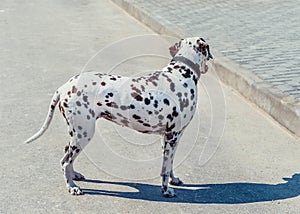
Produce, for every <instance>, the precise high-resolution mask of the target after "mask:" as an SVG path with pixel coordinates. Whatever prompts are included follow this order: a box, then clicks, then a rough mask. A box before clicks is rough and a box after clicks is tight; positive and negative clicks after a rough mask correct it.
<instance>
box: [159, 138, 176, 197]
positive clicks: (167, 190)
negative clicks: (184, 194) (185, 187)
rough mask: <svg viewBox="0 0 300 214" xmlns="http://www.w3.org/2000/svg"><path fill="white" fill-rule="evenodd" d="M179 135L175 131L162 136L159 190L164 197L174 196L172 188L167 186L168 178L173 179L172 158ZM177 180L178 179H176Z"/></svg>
mask: <svg viewBox="0 0 300 214" xmlns="http://www.w3.org/2000/svg"><path fill="white" fill-rule="evenodd" d="M179 139H180V136H179V135H178V134H176V133H174V132H173V133H168V134H165V135H164V138H163V164H162V171H161V176H162V187H161V191H162V194H163V196H165V197H174V196H176V194H175V192H174V189H172V188H171V187H169V186H168V182H169V178H170V176H171V181H172V180H173V179H175V177H174V174H173V159H174V155H175V151H176V147H177V144H178V142H179ZM178 181H180V180H179V179H178Z"/></svg>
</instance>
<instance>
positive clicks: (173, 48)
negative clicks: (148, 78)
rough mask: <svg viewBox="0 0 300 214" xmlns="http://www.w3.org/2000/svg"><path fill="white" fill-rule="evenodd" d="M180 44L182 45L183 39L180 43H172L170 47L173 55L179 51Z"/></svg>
mask: <svg viewBox="0 0 300 214" xmlns="http://www.w3.org/2000/svg"><path fill="white" fill-rule="evenodd" d="M180 45H181V41H179V42H178V43H175V45H172V46H171V47H170V48H169V51H170V55H171V56H172V57H174V56H175V55H176V54H177V52H178V51H179V48H180Z"/></svg>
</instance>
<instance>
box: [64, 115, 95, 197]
mask: <svg viewBox="0 0 300 214" xmlns="http://www.w3.org/2000/svg"><path fill="white" fill-rule="evenodd" d="M63 112H64V113H63V115H64V117H65V119H66V121H67V124H68V128H69V135H70V142H69V144H68V145H67V146H66V147H65V155H64V157H63V158H62V160H61V167H62V171H63V173H64V178H65V182H66V186H67V188H68V190H69V192H70V193H71V194H72V195H82V194H83V192H82V191H81V190H80V188H79V187H78V186H77V185H76V184H75V183H74V181H73V180H80V179H84V176H83V175H82V174H80V173H78V172H75V171H74V169H73V163H74V161H75V159H76V157H77V156H78V155H79V153H80V152H81V151H82V150H83V148H84V147H85V146H86V145H87V144H88V142H89V141H90V140H91V139H92V137H93V135H94V133H95V123H96V121H95V118H93V117H91V116H89V117H88V118H87V115H84V114H76V115H74V114H72V112H69V111H67V112H66V111H63ZM71 114H72V115H71Z"/></svg>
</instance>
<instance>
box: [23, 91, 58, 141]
mask: <svg viewBox="0 0 300 214" xmlns="http://www.w3.org/2000/svg"><path fill="white" fill-rule="evenodd" d="M59 99H60V96H59V92H58V91H56V92H55V94H54V95H53V98H52V101H51V103H50V106H49V110H48V114H47V117H46V120H45V122H44V124H43V126H42V128H41V129H40V130H39V131H38V132H37V133H35V134H34V135H33V136H32V137H30V138H29V139H27V140H26V141H25V142H24V143H25V144H26V143H30V142H32V141H34V140H36V139H37V138H39V137H40V136H42V135H43V134H44V133H45V131H46V130H47V129H48V127H49V125H50V122H51V120H52V117H53V113H54V110H55V106H56V105H57V103H58V101H59Z"/></svg>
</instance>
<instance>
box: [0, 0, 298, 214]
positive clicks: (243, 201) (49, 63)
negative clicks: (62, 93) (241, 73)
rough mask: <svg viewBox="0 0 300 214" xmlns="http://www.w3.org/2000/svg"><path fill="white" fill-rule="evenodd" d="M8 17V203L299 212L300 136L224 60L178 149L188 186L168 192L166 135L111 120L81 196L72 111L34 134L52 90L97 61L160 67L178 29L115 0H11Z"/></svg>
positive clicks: (107, 66) (34, 207)
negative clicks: (151, 24)
mask: <svg viewBox="0 0 300 214" xmlns="http://www.w3.org/2000/svg"><path fill="white" fill-rule="evenodd" d="M0 27H1V33H0V47H1V49H0V59H1V60H0V68H1V72H0V85H1V90H0V97H1V100H2V102H1V104H0V112H1V113H0V114H1V123H0V129H1V132H0V162H1V164H0V171H1V173H0V185H1V194H0V213H45V212H47V213H153V212H155V213H166V212H169V213H298V212H299V209H300V203H299V202H300V196H299V195H300V168H299V162H300V156H299V154H300V141H299V138H297V137H296V136H295V135H293V134H291V133H290V132H289V131H287V130H286V129H285V128H284V127H282V126H281V125H279V124H278V123H277V122H276V121H274V119H273V118H271V117H270V116H269V115H268V114H266V113H265V112H264V111H262V110H261V109H260V108H258V107H257V106H256V105H254V104H252V103H251V102H249V101H248V100H246V99H245V98H244V97H242V96H240V94H239V93H237V92H236V90H234V89H232V88H231V87H228V86H226V85H224V84H223V83H221V82H220V81H219V74H218V73H217V71H216V69H214V67H213V65H210V72H209V73H208V74H206V75H203V76H202V77H201V80H200V83H199V103H198V106H197V108H198V109H197V114H196V115H195V117H194V119H193V121H192V122H191V124H190V126H189V127H188V128H187V129H186V132H185V134H184V135H183V138H182V140H181V142H180V145H179V147H178V150H177V154H176V156H175V163H174V164H175V166H176V168H175V173H176V175H177V176H179V177H180V178H181V179H182V180H183V182H184V185H183V186H180V187H175V191H176V192H177V197H175V198H171V199H169V198H163V197H162V196H161V194H160V183H161V181H160V176H159V174H160V168H161V158H162V156H161V145H160V143H159V137H158V136H152V135H142V134H138V133H136V132H135V131H132V130H129V129H126V128H122V127H118V126H116V125H114V124H111V123H109V122H107V121H104V120H100V121H98V122H97V131H96V134H95V136H94V138H93V140H92V142H91V143H90V144H89V145H88V146H87V147H86V149H85V152H84V153H82V154H81V155H80V156H79V157H78V159H77V161H76V162H75V169H76V170H77V171H79V172H81V173H82V174H84V175H85V177H86V180H84V181H77V182H76V183H77V184H78V185H80V186H81V188H82V189H83V191H84V192H85V195H83V196H79V197H74V196H71V195H70V194H69V193H68V192H67V190H66V188H65V184H64V179H63V176H62V173H61V169H60V164H59V162H60V159H61V158H62V156H63V152H64V147H65V145H66V144H67V142H68V134H67V129H66V125H65V122H64V120H63V119H62V116H61V115H60V113H59V112H58V111H57V112H56V113H55V116H54V118H53V121H52V123H51V125H50V127H49V129H48V130H47V132H46V133H45V134H44V136H42V137H41V138H40V139H38V140H37V141H35V142H33V143H31V144H28V145H23V142H24V141H25V140H26V139H27V138H28V137H30V136H31V135H32V134H34V133H35V132H36V131H37V130H38V129H39V128H40V127H41V125H42V123H43V121H44V119H45V116H46V113H47V109H48V105H49V102H50V100H51V97H52V94H53V93H54V91H55V90H56V89H57V88H58V87H59V86H60V85H62V84H63V83H64V82H66V81H67V80H68V79H69V78H70V77H71V76H73V75H76V74H78V73H81V72H86V71H88V70H99V71H101V72H115V73H119V74H122V75H137V74H140V73H145V72H149V71H151V70H156V69H159V68H161V67H162V66H164V65H165V63H167V62H168V61H169V60H170V57H169V56H168V55H167V53H168V50H167V47H169V45H170V43H171V42H169V41H170V40H174V39H175V38H172V37H169V38H166V39H164V38H162V37H161V36H157V35H156V34H154V32H153V31H152V30H151V29H149V28H148V27H146V26H145V25H143V24H141V23H140V22H138V21H137V20H136V19H134V18H132V17H131V16H129V15H128V14H127V13H125V12H124V11H123V10H121V9H120V8H119V7H117V6H116V5H115V4H113V3H112V2H111V1H108V0H101V1H96V0H90V1H84V0H83V1H69V2H68V3H66V2H65V1H61V0H53V1H38V0H31V1H28V2H27V3H26V4H23V3H18V2H14V1H9V0H3V1H1V3H0ZM171 44H172V43H171ZM144 51H148V52H145V53H146V54H145V53H144Z"/></svg>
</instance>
